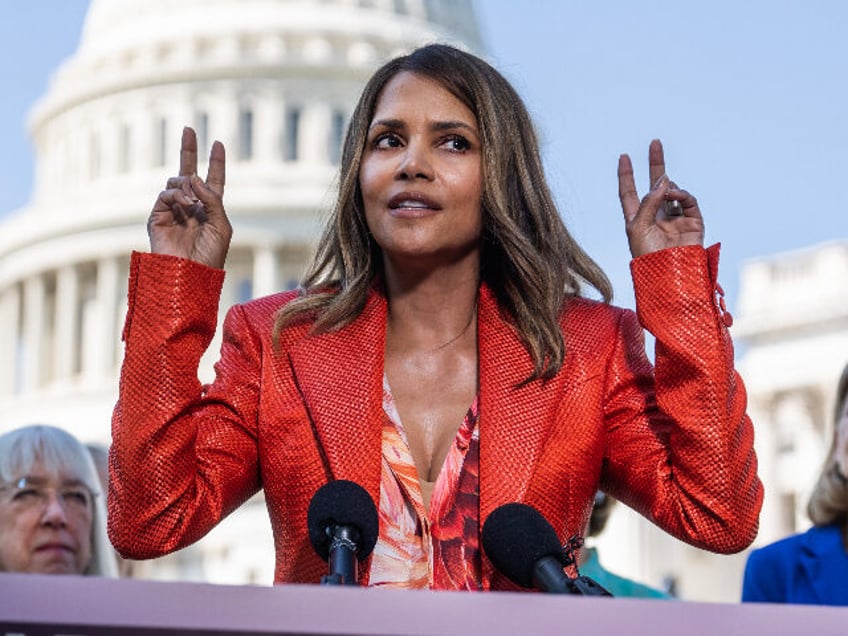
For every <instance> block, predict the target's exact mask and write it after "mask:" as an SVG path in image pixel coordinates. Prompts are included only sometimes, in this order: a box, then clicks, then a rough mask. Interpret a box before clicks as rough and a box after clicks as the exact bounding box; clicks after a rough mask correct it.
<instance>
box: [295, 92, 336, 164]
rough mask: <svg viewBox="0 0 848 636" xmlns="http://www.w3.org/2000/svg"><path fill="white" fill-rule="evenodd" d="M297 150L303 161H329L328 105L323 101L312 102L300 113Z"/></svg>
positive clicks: (319, 162) (329, 118) (308, 162)
mask: <svg viewBox="0 0 848 636" xmlns="http://www.w3.org/2000/svg"><path fill="white" fill-rule="evenodd" d="M300 118H301V124H300V139H298V151H299V152H300V158H301V160H302V161H303V163H306V164H312V165H314V164H325V163H329V161H330V127H331V125H330V120H331V118H332V116H331V111H330V107H329V105H328V104H325V103H323V102H313V103H311V104H309V105H308V106H306V107H305V108H304V109H303V112H302V113H301V116H300Z"/></svg>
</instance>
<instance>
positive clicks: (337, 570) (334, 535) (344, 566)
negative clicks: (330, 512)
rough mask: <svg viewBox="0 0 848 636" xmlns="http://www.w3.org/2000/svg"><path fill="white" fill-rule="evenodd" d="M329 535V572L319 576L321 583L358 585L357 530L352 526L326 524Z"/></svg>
mask: <svg viewBox="0 0 848 636" xmlns="http://www.w3.org/2000/svg"><path fill="white" fill-rule="evenodd" d="M326 533H327V536H328V537H330V539H331V541H330V557H329V560H328V562H329V565H330V572H329V574H326V575H324V576H322V577H321V585H358V583H357V578H358V572H357V560H356V553H357V552H358V551H359V546H358V541H359V531H358V530H357V529H356V528H355V527H353V526H336V525H332V526H327V529H326Z"/></svg>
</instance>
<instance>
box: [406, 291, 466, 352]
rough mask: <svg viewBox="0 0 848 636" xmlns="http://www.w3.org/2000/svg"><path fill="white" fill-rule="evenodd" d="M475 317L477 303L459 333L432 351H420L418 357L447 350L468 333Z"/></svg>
mask: <svg viewBox="0 0 848 636" xmlns="http://www.w3.org/2000/svg"><path fill="white" fill-rule="evenodd" d="M476 317H477V303H474V306H473V307H472V308H471V313H470V314H469V316H468V321H467V322H466V323H465V326H464V327H463V328H462V329H460V330H459V333H457V334H456V335H455V336H452V337H451V338H449V339H448V340H446V341H445V342H443V343H442V344H440V345H436V346H435V347H433V348H432V349H427V350H426V351H421V352H420V353H419V355H426V356H430V355H433V354H435V353H438V352H439V351H442V350H444V349H447V348H448V347H449V346H451V345H452V344H454V343H455V342H456V341H457V340H459V339H461V338H462V337H463V336H464V335H465V334H466V333H468V330H469V329H470V328H471V325H472V324H474V319H475V318H476ZM395 351H396V353H397V354H404V353H409V350H407V351H406V352H402V351H397V350H395Z"/></svg>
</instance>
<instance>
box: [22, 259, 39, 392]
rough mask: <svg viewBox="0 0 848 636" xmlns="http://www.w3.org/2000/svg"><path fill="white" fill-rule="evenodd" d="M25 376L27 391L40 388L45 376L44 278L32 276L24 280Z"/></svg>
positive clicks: (23, 379) (23, 383)
mask: <svg viewBox="0 0 848 636" xmlns="http://www.w3.org/2000/svg"><path fill="white" fill-rule="evenodd" d="M23 336H24V343H23V356H24V359H23V361H22V362H23V377H22V388H23V390H24V391H25V392H29V391H34V390H35V389H37V388H38V386H39V384H40V382H41V380H42V378H43V377H44V364H43V363H44V360H43V357H44V356H43V351H44V349H43V343H44V278H43V277H42V276H41V275H36V276H32V277H30V278H28V279H26V280H25V281H24V321H23Z"/></svg>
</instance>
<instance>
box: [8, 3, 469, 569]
mask: <svg viewBox="0 0 848 636" xmlns="http://www.w3.org/2000/svg"><path fill="white" fill-rule="evenodd" d="M435 41H439V42H448V43H452V44H454V45H457V46H460V47H463V48H466V49H469V50H479V49H480V48H481V44H480V37H479V33H478V30H477V24H476V21H475V18H474V15H473V11H472V6H471V0H181V1H180V2H173V1H172V0H92V2H91V4H90V7H89V10H88V14H87V16H86V20H85V25H84V28H83V33H82V38H81V41H80V45H79V48H78V50H77V51H76V52H75V53H74V55H73V56H72V57H70V58H69V59H67V60H66V61H65V62H64V63H63V64H62V65H61V66H60V68H59V69H58V70H57V71H56V73H55V74H54V76H53V77H52V79H51V82H50V85H49V88H48V91H47V93H46V94H45V95H44V96H43V97H42V98H41V99H40V100H39V101H38V102H37V103H36V104H35V105H34V107H33V108H32V110H31V112H30V117H29V122H28V125H29V129H30V133H31V137H32V141H33V144H34V146H35V155H36V165H35V171H34V172H35V181H34V186H33V194H32V198H31V200H30V201H29V202H28V204H27V205H26V206H24V207H23V208H22V209H20V210H18V211H16V212H15V213H13V214H11V215H8V216H6V217H5V218H4V219H3V221H2V230H3V231H2V232H0V338H2V339H3V342H2V345H3V346H2V350H3V351H4V352H5V355H4V356H3V358H2V359H0V408H2V410H3V413H4V418H3V423H2V424H0V432H2V431H3V430H8V429H11V428H15V427H17V426H20V425H24V424H27V423H32V422H48V423H51V424H55V425H58V426H62V427H64V428H66V429H68V430H70V431H72V432H74V433H75V434H76V435H78V436H79V437H80V438H81V439H83V440H84V441H100V442H103V443H108V440H109V426H110V424H109V423H110V417H111V411H112V407H113V405H114V403H115V400H116V398H117V381H118V370H119V368H120V362H121V356H122V346H121V342H120V333H121V329H122V325H123V319H124V314H125V311H126V280H127V270H128V264H129V254H130V252H131V251H132V250H146V249H148V244H147V235H146V231H145V222H146V219H147V215H148V213H149V210H150V207H151V206H152V204H153V201H154V200H155V198H156V195H157V194H158V192H159V190H161V189H162V188H163V187H164V184H165V181H166V179H167V178H168V177H169V176H171V175H172V174H175V173H176V170H177V165H178V155H179V142H180V131H181V129H182V127H183V126H184V125H191V126H193V127H194V128H195V130H196V131H197V133H198V144H199V147H200V154H201V156H203V155H204V154H205V153H206V152H208V148H209V146H210V145H211V142H212V140H214V139H219V140H221V141H222V142H223V143H224V145H225V147H226V148H227V194H226V197H225V203H226V207H227V212H228V214H229V216H230V218H231V220H232V223H233V226H234V233H233V241H232V245H231V248H230V254H229V257H228V262H227V272H228V273H227V277H226V281H225V286H224V291H223V294H222V300H221V310H222V311H224V310H226V309H227V308H228V307H229V306H230V305H231V304H233V303H234V302H239V301H245V300H248V299H249V298H251V297H255V296H260V295H264V294H268V293H272V292H275V291H279V290H281V289H286V288H291V287H292V286H294V285H295V284H296V282H297V281H298V280H299V278H300V275H301V272H302V269H303V266H304V264H305V262H306V259H307V258H308V256H309V254H310V253H311V250H312V247H313V245H314V241H315V240H316V239H317V234H318V230H319V227H320V226H321V222H322V217H323V212H324V211H325V210H327V209H328V208H329V203H330V202H331V201H332V194H333V184H334V179H335V177H336V172H337V162H338V157H339V152H340V145H341V139H342V136H343V134H344V129H345V126H346V124H347V120H348V117H349V115H350V113H351V112H352V111H353V108H354V106H355V103H356V100H357V98H358V96H359V92H360V90H361V87H362V86H363V84H364V83H365V81H366V79H367V78H368V77H369V76H370V74H371V73H372V72H373V70H374V69H375V68H376V67H377V66H379V65H380V64H381V63H382V62H383V61H385V60H386V59H388V58H390V57H392V56H394V55H396V54H398V53H402V52H404V51H407V50H409V49H411V48H414V47H415V46H418V45H421V44H424V43H427V42H435ZM205 169H206V168H205V166H204V165H201V166H199V171H200V173H201V174H204V173H205ZM219 323H220V321H219ZM218 347H219V341H218V340H216V341H214V342H213V343H212V345H211V347H210V349H209V352H208V353H207V356H206V357H204V359H203V361H202V363H201V370H200V375H201V379H204V380H208V379H211V377H212V369H211V365H212V362H213V361H214V359H215V358H216V357H217V351H218ZM263 512H264V511H263ZM253 525H255V524H253ZM266 525H267V522H266ZM243 531H244V529H241V530H240V532H243ZM213 539H214V538H213ZM214 540H217V541H218V543H217V544H215V545H218V548H219V549H220V550H221V551H223V552H222V553H226V552H228V551H229V553H230V556H232V553H231V552H232V551H231V550H230V547H228V546H230V544H229V543H228V541H229V540H228V539H227V538H226V537H225V538H224V539H220V537H219V538H218V539H214ZM213 542H214V541H213ZM249 543H250V542H249V541H245V540H244V536H242V538H241V539H240V540H239V544H240V545H242V546H245V545H246V544H249ZM218 548H216V549H218ZM263 558H264V555H263ZM242 561H245V562H249V561H250V558H246V559H242ZM221 562H223V561H221ZM173 563H176V562H173ZM193 563H195V566H196V565H197V563H196V561H193ZM205 563H206V564H205V565H204V567H205V569H206V571H205V574H204V576H205V578H206V579H207V580H208V579H210V578H211V579H214V578H215V577H214V576H211V577H210V567H212V566H210V565H209V563H210V561H209V559H207V560H206V562H205ZM228 563H229V562H228ZM195 566H192V567H195ZM174 567H176V568H177V571H175V576H176V575H177V574H179V575H180V576H183V577H184V576H185V575H186V567H188V566H185V567H184V566H174ZM269 567H271V564H270V563H269ZM227 568H228V572H229V574H227V575H222V577H221V578H224V580H227V581H229V582H242V581H244V580H254V579H259V580H263V579H266V578H267V580H265V581H264V582H270V580H271V577H270V575H268V576H267V577H265V575H264V573H261V574H260V575H257V574H256V571H255V568H254V567H253V566H252V565H251V566H244V567H243V568H242V570H243V571H245V572H247V571H250V572H252V573H249V574H243V575H242V576H241V578H239V576H235V577H233V576H232V567H230V565H228V566H227ZM251 568H253V569H251Z"/></svg>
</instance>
